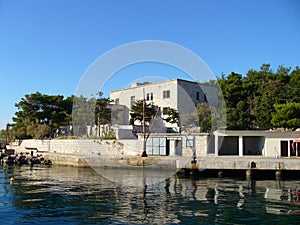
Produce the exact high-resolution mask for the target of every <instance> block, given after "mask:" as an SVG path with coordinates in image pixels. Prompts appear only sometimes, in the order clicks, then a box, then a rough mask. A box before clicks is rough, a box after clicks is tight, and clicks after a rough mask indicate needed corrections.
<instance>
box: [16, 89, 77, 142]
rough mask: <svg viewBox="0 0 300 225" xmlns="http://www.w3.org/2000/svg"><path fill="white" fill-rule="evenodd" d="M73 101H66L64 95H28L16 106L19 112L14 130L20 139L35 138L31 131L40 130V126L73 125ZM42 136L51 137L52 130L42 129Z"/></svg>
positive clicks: (38, 93)
mask: <svg viewBox="0 0 300 225" xmlns="http://www.w3.org/2000/svg"><path fill="white" fill-rule="evenodd" d="M72 99H73V97H69V98H67V99H64V97H63V96H62V95H46V94H41V93H40V92H36V93H33V94H27V95H25V97H24V98H22V99H21V101H20V102H18V103H16V104H15V106H16V107H17V108H18V111H17V112H16V113H15V117H13V121H14V123H15V124H14V130H15V132H16V135H17V136H18V137H19V138H29V137H34V136H35V135H33V133H32V132H31V131H30V130H33V132H34V130H35V129H29V128H30V127H31V128H32V127H34V126H35V127H36V128H38V129H36V132H37V133H38V130H39V129H40V126H39V125H43V124H44V125H46V126H49V127H50V123H51V126H52V127H53V128H58V127H59V126H63V125H68V124H71V121H72V120H71V118H72V117H71V110H72ZM42 130H43V132H42V136H49V135H50V130H49V131H48V132H47V131H46V130H47V129H44V128H43V129H42Z"/></svg>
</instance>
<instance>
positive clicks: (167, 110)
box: [163, 107, 169, 115]
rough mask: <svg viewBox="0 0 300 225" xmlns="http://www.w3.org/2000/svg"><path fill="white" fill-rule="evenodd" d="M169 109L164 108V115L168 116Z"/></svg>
mask: <svg viewBox="0 0 300 225" xmlns="http://www.w3.org/2000/svg"><path fill="white" fill-rule="evenodd" d="M168 112H169V107H163V115H168Z"/></svg>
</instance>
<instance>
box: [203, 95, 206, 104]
mask: <svg viewBox="0 0 300 225" xmlns="http://www.w3.org/2000/svg"><path fill="white" fill-rule="evenodd" d="M203 98H204V102H207V97H206V94H204V95H203Z"/></svg>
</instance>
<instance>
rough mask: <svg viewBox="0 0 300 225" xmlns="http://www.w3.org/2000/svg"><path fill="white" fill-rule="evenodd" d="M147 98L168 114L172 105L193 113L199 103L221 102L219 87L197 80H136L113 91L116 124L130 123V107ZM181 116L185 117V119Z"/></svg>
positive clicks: (180, 111)
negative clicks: (155, 81) (152, 81)
mask: <svg viewBox="0 0 300 225" xmlns="http://www.w3.org/2000/svg"><path fill="white" fill-rule="evenodd" d="M143 98H144V99H145V100H146V102H147V103H153V104H154V105H156V106H158V107H159V109H160V112H161V113H160V116H161V117H162V118H163V117H164V116H166V115H167V111H168V108H172V109H176V110H177V112H178V113H179V115H180V116H181V117H182V118H184V115H189V114H191V113H193V112H194V111H195V109H196V107H197V105H198V104H199V103H207V104H209V105H210V106H215V107H216V106H217V104H218V88H217V87H212V86H208V85H201V84H198V83H197V82H192V81H187V80H182V79H173V80H168V81H162V82H157V83H147V84H142V83H134V84H132V85H131V87H129V88H125V89H121V90H116V91H111V92H110V99H111V100H112V101H113V102H114V104H113V105H112V120H113V121H112V122H113V125H115V124H118V125H126V124H127V125H128V124H129V122H130V110H131V107H132V106H133V105H134V103H135V102H136V101H138V100H142V99H143ZM182 118H181V119H182Z"/></svg>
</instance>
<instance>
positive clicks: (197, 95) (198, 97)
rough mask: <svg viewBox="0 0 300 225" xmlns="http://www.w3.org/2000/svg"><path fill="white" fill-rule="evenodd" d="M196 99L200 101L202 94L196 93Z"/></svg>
mask: <svg viewBox="0 0 300 225" xmlns="http://www.w3.org/2000/svg"><path fill="white" fill-rule="evenodd" d="M196 99H197V100H198V101H199V100H200V93H199V92H197V93H196Z"/></svg>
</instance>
